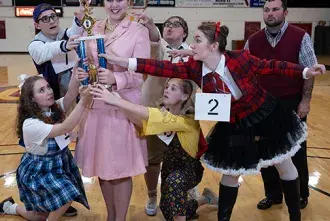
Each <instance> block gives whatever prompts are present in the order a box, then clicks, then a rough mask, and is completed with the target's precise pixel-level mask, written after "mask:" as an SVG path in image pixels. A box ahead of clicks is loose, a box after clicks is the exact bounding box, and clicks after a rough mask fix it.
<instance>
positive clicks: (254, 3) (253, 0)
mask: <svg viewBox="0 0 330 221" xmlns="http://www.w3.org/2000/svg"><path fill="white" fill-rule="evenodd" d="M265 2H266V0H250V7H263V6H264V4H265Z"/></svg>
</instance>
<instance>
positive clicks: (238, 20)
mask: <svg viewBox="0 0 330 221" xmlns="http://www.w3.org/2000/svg"><path fill="white" fill-rule="evenodd" d="M75 10H76V8H75V7H64V8H63V11H64V17H63V18H61V21H60V23H61V26H62V27H63V28H66V27H69V26H70V25H71V22H72V16H73V12H74V11H75ZM146 12H147V13H148V14H149V15H150V16H152V17H153V18H154V20H155V22H157V23H158V22H159V23H162V22H164V20H165V19H166V18H168V17H169V16H171V15H180V16H182V17H183V18H185V20H186V21H187V22H188V26H189V27H190V36H189V38H188V42H191V36H192V33H193V30H194V29H195V28H196V26H197V25H198V24H200V23H201V22H202V21H210V20H217V21H221V24H225V25H227V26H228V27H229V31H230V33H229V36H228V49H231V40H241V39H243V38H244V22H245V21H261V24H262V27H263V20H262V9H261V8H156V7H153V8H152V7H150V8H148V9H147V10H146ZM94 16H95V17H96V18H104V17H105V12H104V9H103V7H95V8H94ZM0 20H5V21H6V34H7V39H0V52H26V51H27V45H28V44H29V43H30V41H31V40H32V39H33V37H34V26H33V19H32V18H16V17H15V12H14V7H0ZM287 20H288V21H291V22H308V23H310V22H312V23H313V31H314V27H315V26H316V25H317V23H318V21H320V20H324V21H327V22H329V21H330V9H329V8H328V9H307V8H306V9H305V8H300V9H297V8H292V9H289V16H288V19H287ZM312 37H313V36H312Z"/></svg>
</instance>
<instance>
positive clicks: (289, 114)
mask: <svg viewBox="0 0 330 221" xmlns="http://www.w3.org/2000/svg"><path fill="white" fill-rule="evenodd" d="M306 137H307V126H306V124H305V123H304V122H302V121H301V120H300V118H299V117H298V116H297V114H296V113H295V112H294V111H292V110H290V109H286V108H285V107H283V106H282V105H281V104H280V103H279V102H276V99H275V98H273V97H272V96H270V95H268V97H267V99H266V101H265V103H264V104H263V105H262V106H261V107H260V108H259V109H258V110H257V111H256V112H254V113H253V114H250V115H249V116H247V117H245V118H243V119H241V120H239V121H237V122H236V123H235V124H231V123H224V122H218V123H217V124H216V125H215V126H214V128H213V129H212V130H211V131H210V133H209V135H208V136H207V141H208V144H209V148H208V150H207V152H206V153H205V154H204V156H203V157H202V161H203V163H205V164H206V166H207V167H209V168H210V169H212V170H215V171H218V172H221V173H223V174H226V175H232V176H239V175H244V174H257V173H259V171H260V169H261V168H263V167H268V166H271V165H274V164H278V163H281V162H283V161H284V160H285V159H287V158H289V157H292V156H294V155H295V154H296V152H297V151H298V150H299V149H300V144H301V143H302V142H304V141H305V140H306ZM259 144H260V147H264V148H259ZM265 147H267V148H265Z"/></svg>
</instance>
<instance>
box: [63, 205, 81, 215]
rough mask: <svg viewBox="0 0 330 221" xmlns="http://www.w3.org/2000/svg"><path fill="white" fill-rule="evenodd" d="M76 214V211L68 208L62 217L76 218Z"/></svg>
mask: <svg viewBox="0 0 330 221" xmlns="http://www.w3.org/2000/svg"><path fill="white" fill-rule="evenodd" d="M77 214H78V212H77V210H76V209H75V208H73V207H72V206H70V207H69V208H68V209H67V210H66V212H65V213H64V215H63V216H67V217H71V216H76V215H77Z"/></svg>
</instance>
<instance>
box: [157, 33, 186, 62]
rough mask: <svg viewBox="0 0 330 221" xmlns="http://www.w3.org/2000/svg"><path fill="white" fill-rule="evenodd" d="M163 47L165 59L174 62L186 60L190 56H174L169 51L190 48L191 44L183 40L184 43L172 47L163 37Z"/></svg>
mask: <svg viewBox="0 0 330 221" xmlns="http://www.w3.org/2000/svg"><path fill="white" fill-rule="evenodd" d="M161 47H162V49H161V50H162V51H163V53H164V54H163V60H168V61H171V62H172V63H178V62H184V61H187V60H188V57H184V58H180V57H176V58H172V56H170V54H169V53H168V52H170V51H174V50H182V49H189V45H188V44H187V43H186V42H182V44H181V45H180V46H179V47H178V48H172V47H171V45H169V44H168V43H167V42H166V41H165V40H164V39H163V38H162V39H161Z"/></svg>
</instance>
